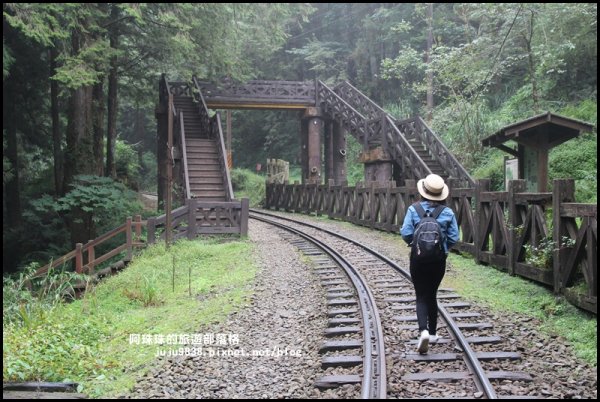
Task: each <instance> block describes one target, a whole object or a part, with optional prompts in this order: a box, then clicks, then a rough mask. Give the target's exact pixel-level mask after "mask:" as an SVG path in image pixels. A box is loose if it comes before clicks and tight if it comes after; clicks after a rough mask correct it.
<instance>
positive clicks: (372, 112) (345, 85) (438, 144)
mask: <svg viewBox="0 0 600 402" xmlns="http://www.w3.org/2000/svg"><path fill="white" fill-rule="evenodd" d="M334 90H337V91H338V92H342V94H343V91H348V92H350V93H351V94H352V95H353V96H356V97H358V98H360V99H361V101H362V102H364V103H363V104H362V106H365V105H368V107H367V110H366V112H367V115H368V117H369V118H371V119H376V118H377V117H378V114H385V115H387V116H389V117H390V118H391V119H392V121H393V122H394V124H395V125H396V126H404V127H402V128H401V127H398V128H401V132H406V131H407V130H406V127H405V125H406V124H409V123H413V122H414V123H415V125H417V124H418V125H419V126H420V127H419V128H420V130H415V132H414V134H415V136H417V137H418V138H419V140H421V142H422V143H423V144H425V145H426V146H427V149H428V150H429V152H430V153H431V154H432V156H434V158H436V159H437V160H438V161H439V162H440V165H441V166H442V168H443V169H444V170H446V172H448V173H449V176H451V177H455V178H458V179H461V180H465V181H467V182H468V184H469V185H470V186H471V187H474V186H475V181H474V180H473V178H472V177H471V175H469V173H468V172H467V170H466V169H465V168H464V166H462V164H461V163H460V162H459V161H458V160H457V159H456V157H455V156H454V154H453V153H451V152H450V150H449V149H448V148H447V147H446V145H445V144H444V143H443V142H442V140H441V139H440V138H439V137H438V136H437V135H436V134H435V133H434V132H433V130H431V129H430V128H429V126H427V124H426V123H425V121H424V120H423V119H422V118H421V117H420V116H416V117H413V118H410V119H406V120H398V119H396V118H395V117H394V116H392V115H391V114H390V113H388V112H386V111H385V110H383V109H382V108H381V107H380V106H378V105H377V104H376V103H375V102H373V101H372V100H371V98H369V97H368V96H366V95H365V94H363V93H362V92H361V91H359V90H358V89H356V88H355V87H354V86H353V85H352V84H350V83H349V82H348V81H344V82H341V83H340V84H338V85H336V86H335V88H334ZM340 96H342V95H340ZM342 97H343V96H342ZM344 99H345V100H346V101H348V100H351V97H350V99H347V98H344ZM350 103H351V102H350ZM351 104H352V103H351ZM354 106H356V105H354ZM411 148H412V147H411Z"/></svg>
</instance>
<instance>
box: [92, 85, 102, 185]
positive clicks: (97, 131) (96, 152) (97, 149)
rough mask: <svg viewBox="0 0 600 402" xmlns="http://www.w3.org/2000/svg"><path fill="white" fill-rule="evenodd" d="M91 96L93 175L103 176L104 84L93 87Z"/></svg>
mask: <svg viewBox="0 0 600 402" xmlns="http://www.w3.org/2000/svg"><path fill="white" fill-rule="evenodd" d="M92 96H93V99H92V124H93V135H94V148H93V158H94V174H95V175H96V176H104V101H105V99H104V82H102V81H101V82H99V83H97V84H96V85H94V90H93V95H92Z"/></svg>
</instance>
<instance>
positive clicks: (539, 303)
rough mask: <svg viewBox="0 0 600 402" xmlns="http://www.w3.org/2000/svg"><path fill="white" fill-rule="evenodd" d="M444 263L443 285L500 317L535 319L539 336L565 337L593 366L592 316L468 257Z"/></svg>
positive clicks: (594, 331) (594, 334)
mask: <svg viewBox="0 0 600 402" xmlns="http://www.w3.org/2000/svg"><path fill="white" fill-rule="evenodd" d="M448 261H449V262H450V264H451V267H449V269H448V270H447V274H446V276H445V277H444V281H443V285H444V286H449V287H452V288H454V289H456V290H457V291H458V292H459V293H460V294H461V295H462V296H464V297H465V298H467V299H473V300H477V302H478V303H481V304H483V305H486V306H488V307H489V308H491V309H492V310H493V311H496V312H498V313H500V314H504V315H506V314H512V313H517V314H520V315H523V316H525V317H533V318H536V319H539V320H540V321H541V325H540V331H541V333H542V334H545V335H546V336H557V335H558V336H562V337H564V338H566V339H567V340H568V341H569V342H570V343H571V344H572V346H573V348H574V350H575V354H576V355H577V356H578V357H580V358H582V359H584V360H585V361H586V362H587V363H589V364H591V365H593V366H596V365H597V353H598V345H597V320H596V317H594V316H591V315H590V314H587V313H585V312H582V311H581V310H579V309H577V308H576V307H574V306H572V305H571V304H569V303H568V302H567V301H566V300H564V299H563V298H558V297H555V295H553V294H552V291H551V290H549V289H546V288H544V287H543V286H540V285H538V284H535V283H532V282H530V281H527V280H524V279H522V278H519V277H511V276H508V275H506V273H504V272H499V271H497V270H495V269H492V268H490V267H489V266H482V265H477V264H476V263H475V262H474V261H473V259H472V258H465V257H460V256H457V255H454V254H451V255H450V256H449V259H448Z"/></svg>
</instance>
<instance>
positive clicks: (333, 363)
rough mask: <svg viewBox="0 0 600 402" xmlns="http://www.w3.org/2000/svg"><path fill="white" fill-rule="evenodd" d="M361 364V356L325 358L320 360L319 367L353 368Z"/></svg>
mask: <svg viewBox="0 0 600 402" xmlns="http://www.w3.org/2000/svg"><path fill="white" fill-rule="evenodd" d="M362 363H363V358H362V356H327V357H323V359H321V367H322V368H328V367H354V366H358V365H359V364H362Z"/></svg>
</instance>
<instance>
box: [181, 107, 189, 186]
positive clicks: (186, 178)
mask: <svg viewBox="0 0 600 402" xmlns="http://www.w3.org/2000/svg"><path fill="white" fill-rule="evenodd" d="M179 135H180V136H181V152H182V154H183V182H184V183H185V197H186V198H192V196H191V192H190V175H189V172H188V161H187V144H186V141H185V127H184V124H183V112H179Z"/></svg>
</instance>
